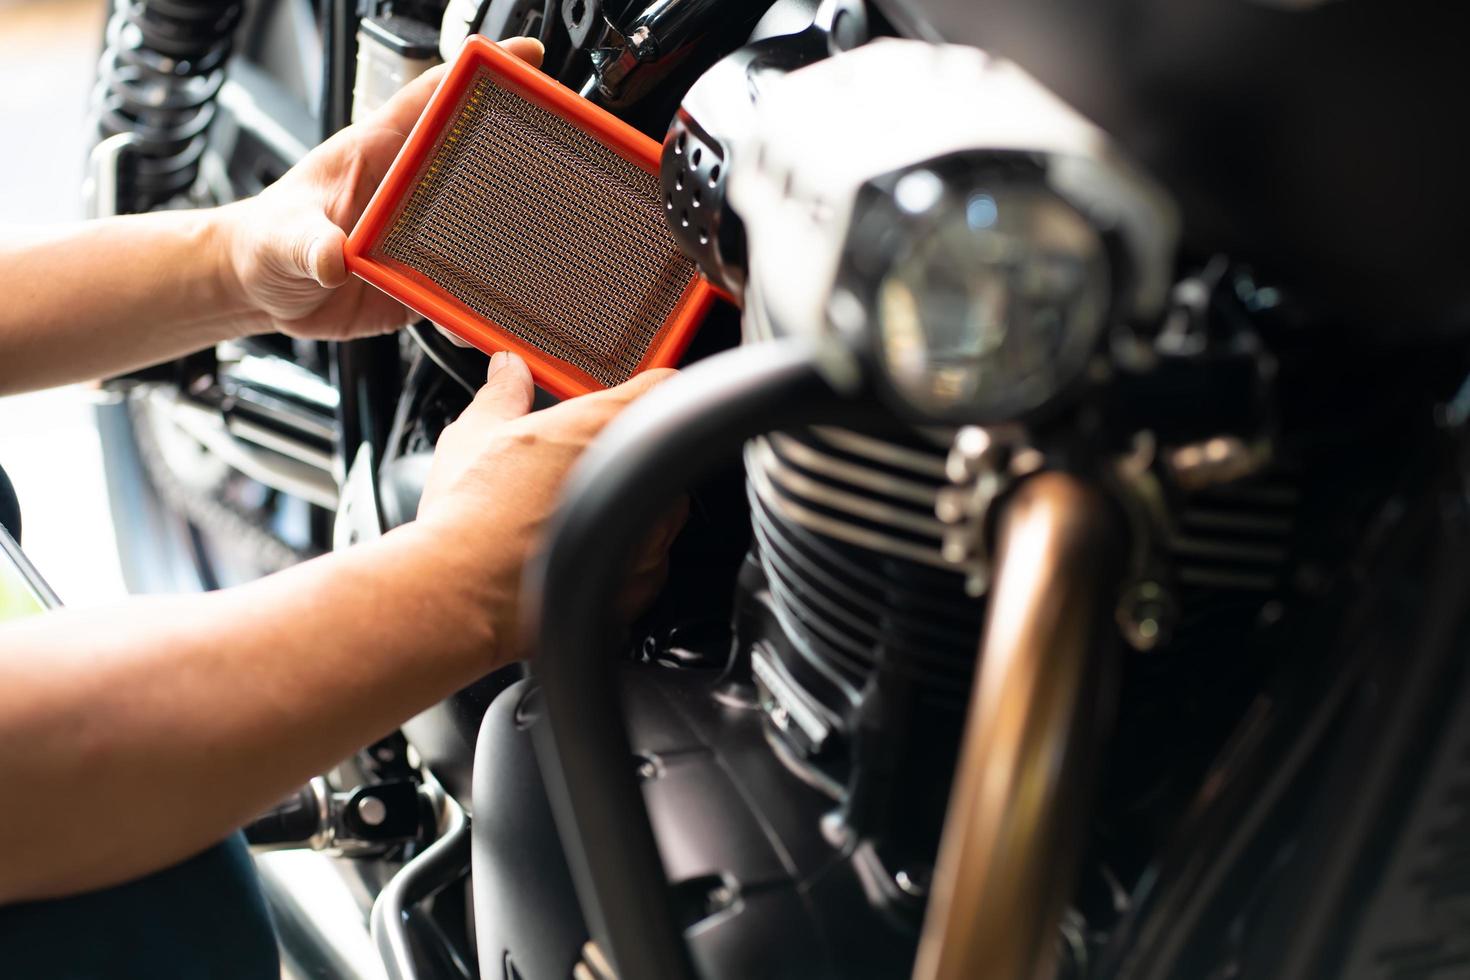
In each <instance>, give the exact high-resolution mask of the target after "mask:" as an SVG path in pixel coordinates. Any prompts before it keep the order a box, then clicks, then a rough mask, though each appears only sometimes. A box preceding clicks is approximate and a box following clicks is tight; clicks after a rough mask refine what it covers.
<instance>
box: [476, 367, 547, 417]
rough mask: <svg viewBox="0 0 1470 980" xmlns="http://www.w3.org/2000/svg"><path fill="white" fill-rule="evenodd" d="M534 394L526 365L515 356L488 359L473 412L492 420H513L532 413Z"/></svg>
mask: <svg viewBox="0 0 1470 980" xmlns="http://www.w3.org/2000/svg"><path fill="white" fill-rule="evenodd" d="M535 393H536V390H535V385H534V384H532V382H531V369H530V368H528V367H526V362H525V361H523V360H521V358H520V357H519V356H518V355H516V354H512V353H510V352H509V351H501V352H500V353H498V354H495V355H494V356H492V357H491V358H490V370H489V371H488V372H487V373H486V375H485V387H483V388H481V389H480V390H479V392H478V393H477V394H476V395H475V401H474V404H473V406H472V408H473V410H474V411H475V412H476V413H477V414H478V413H485V414H487V415H488V416H490V417H492V418H496V419H501V420H509V419H516V418H520V417H521V416H522V415H525V414H526V413H527V412H529V411H530V410H531V398H532V396H533V395H535Z"/></svg>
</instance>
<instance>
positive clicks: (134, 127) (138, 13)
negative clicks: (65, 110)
mask: <svg viewBox="0 0 1470 980" xmlns="http://www.w3.org/2000/svg"><path fill="white" fill-rule="evenodd" d="M241 9H242V2H241V0H116V4H115V7H114V10H113V14H112V17H111V18H110V19H109V21H108V24H107V37H106V45H105V47H104V49H103V52H102V60H101V62H100V64H99V66H98V86H97V91H96V94H95V97H94V101H95V105H96V111H97V126H98V131H99V137H100V138H102V139H106V138H107V137H109V136H114V135H117V134H120V133H129V134H131V135H132V142H131V144H130V146H129V152H128V157H127V166H126V168H125V171H124V174H123V175H122V180H121V182H120V187H119V189H118V190H119V200H118V204H119V210H121V211H146V210H149V209H150V208H154V207H157V206H159V205H160V204H163V203H164V202H166V201H168V200H169V199H170V198H173V197H175V196H177V195H179V194H182V193H183V192H185V191H186V190H188V189H189V187H190V186H191V185H192V184H193V183H194V179H195V177H196V176H197V175H198V173H199V161H200V158H201V157H202V156H203V155H204V148H205V141H206V134H207V132H208V130H209V124H210V123H211V122H212V121H213V120H214V111H215V97H216V96H217V95H218V94H219V90H220V86H221V85H222V84H223V83H224V78H225V73H224V67H225V62H226V60H227V59H228V58H229V55H230V50H231V47H232V46H233V43H234V31H235V26H236V24H238V23H239V21H240V15H241Z"/></svg>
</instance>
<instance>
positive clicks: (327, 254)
mask: <svg viewBox="0 0 1470 980" xmlns="http://www.w3.org/2000/svg"><path fill="white" fill-rule="evenodd" d="M320 217H321V220H320V221H316V222H313V224H314V225H315V228H314V229H313V230H312V231H310V232H308V233H307V234H306V235H305V236H303V237H304V238H305V247H304V249H303V251H302V254H303V256H304V258H303V261H302V263H301V265H302V268H301V273H302V274H303V275H305V276H308V277H309V278H312V279H315V280H316V281H317V283H318V284H319V285H321V286H323V287H325V288H327V289H336V288H337V287H338V286H340V285H342V284H343V283H345V282H346V281H347V257H346V255H345V253H344V252H343V249H344V248H345V247H346V246H347V233H346V232H344V231H343V230H342V229H341V228H339V227H337V225H336V224H335V223H334V222H332V221H330V220H328V219H327V216H326V215H325V214H323V215H321V216H320Z"/></svg>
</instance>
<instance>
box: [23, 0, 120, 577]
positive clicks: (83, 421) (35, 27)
mask: <svg viewBox="0 0 1470 980" xmlns="http://www.w3.org/2000/svg"><path fill="white" fill-rule="evenodd" d="M105 9H106V8H105V3H104V2H103V0H0V123H3V125H4V127H5V132H6V133H7V134H9V135H7V137H6V140H5V152H3V153H0V226H4V225H11V224H49V223H54V222H59V221H74V220H76V219H77V218H78V217H80V215H81V181H82V169H83V162H84V160H85V155H86V148H87V145H88V135H87V121H86V113H87V96H88V93H89V91H90V89H91V85H92V79H93V76H94V74H95V69H96V60H97V54H98V51H99V49H100V47H101V37H102V23H103V15H104V13H105ZM97 329H98V330H105V329H107V325H106V324H103V323H99V324H98V325H97ZM93 397H94V396H93V393H92V392H91V391H90V390H89V389H87V388H85V387H72V388H63V389H59V390H56V391H46V392H37V393H35V394H28V395H18V396H13V397H10V398H0V465H3V466H4V467H5V469H6V471H7V472H9V473H10V476H11V479H12V480H13V481H14V482H15V486H16V491H17V493H18V494H19V496H20V500H21V507H22V509H23V511H24V514H25V548H26V552H27V554H28V555H30V557H31V559H32V561H34V562H35V564H36V566H37V567H38V568H39V569H40V571H41V573H42V574H43V575H44V576H46V578H47V579H49V580H50V582H51V584H52V586H53V587H54V588H55V589H56V591H57V593H58V594H59V595H60V596H61V598H62V600H63V601H64V602H66V603H67V604H69V605H75V606H87V605H96V604H98V603H104V602H108V601H111V600H114V599H116V598H118V597H119V596H121V595H123V594H124V592H125V588H124V586H123V580H122V573H121V571H120V570H119V568H118V561H117V554H116V551H115V549H114V546H113V536H112V522H111V517H110V515H109V513H108V508H107V497H106V491H105V483H104V480H103V475H102V457H101V450H100V448H99V445H98V441H97V432H96V429H95V428H94V427H93V424H92V403H91V400H92V398H93Z"/></svg>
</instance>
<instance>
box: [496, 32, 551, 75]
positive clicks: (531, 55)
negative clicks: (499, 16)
mask: <svg viewBox="0 0 1470 980" xmlns="http://www.w3.org/2000/svg"><path fill="white" fill-rule="evenodd" d="M500 46H501V47H502V48H504V49H505V50H506V51H508V52H509V53H511V54H513V55H515V56H516V57H517V58H519V59H521V60H522V61H524V62H525V63H526V64H528V65H530V66H531V67H532V68H540V67H541V59H542V58H543V57H545V55H546V46H545V45H543V44H542V43H541V42H540V41H538V40H536V39H535V38H534V37H513V38H510V39H509V40H505V41H501V42H500Z"/></svg>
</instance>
